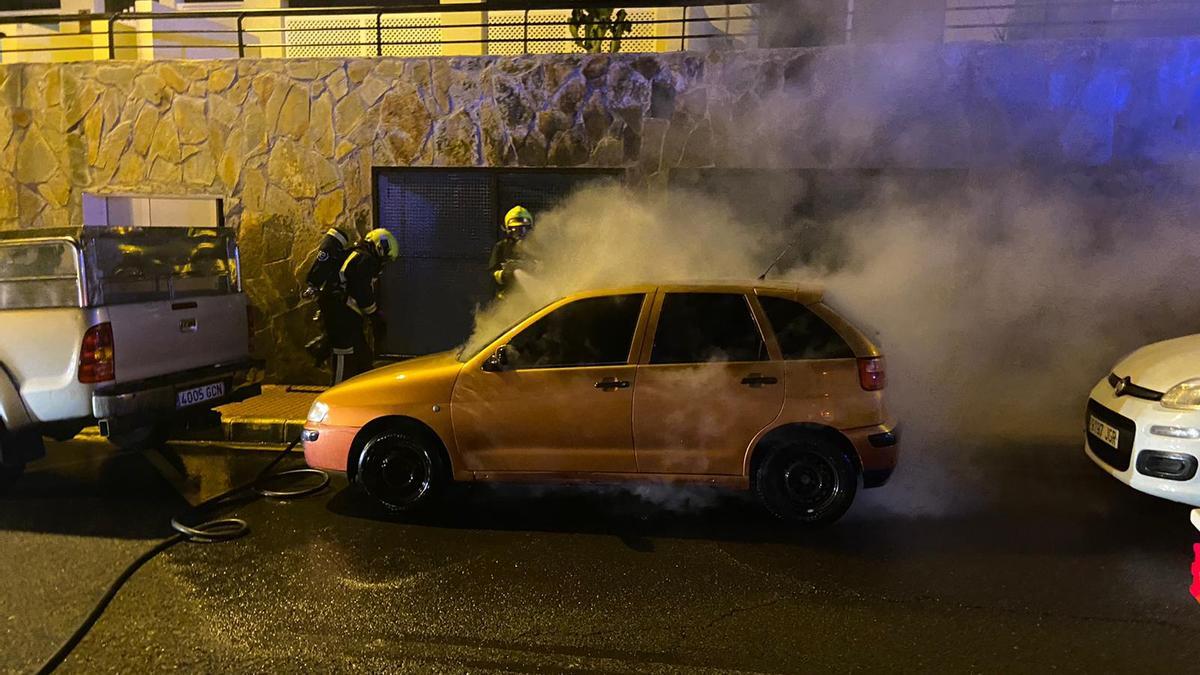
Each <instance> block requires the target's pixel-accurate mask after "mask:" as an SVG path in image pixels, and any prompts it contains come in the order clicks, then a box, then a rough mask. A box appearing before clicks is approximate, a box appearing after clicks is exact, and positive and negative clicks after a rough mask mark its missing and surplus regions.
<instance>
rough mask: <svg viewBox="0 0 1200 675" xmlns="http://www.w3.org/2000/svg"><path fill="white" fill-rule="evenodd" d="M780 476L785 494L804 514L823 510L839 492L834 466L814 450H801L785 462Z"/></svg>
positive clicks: (839, 486)
mask: <svg viewBox="0 0 1200 675" xmlns="http://www.w3.org/2000/svg"><path fill="white" fill-rule="evenodd" d="M782 478H783V490H784V494H786V495H787V498H788V500H789V501H791V503H792V504H793V505H794V506H796V507H797V508H798V509H800V510H801V511H803V512H804V513H815V512H820V511H822V510H824V509H825V508H826V507H828V506H829V505H830V504H832V503H833V502H834V500H835V499H837V496H838V493H839V492H840V491H841V479H840V477H839V476H838V472H837V468H836V467H835V466H834V465H833V462H831V461H829V459H828V458H826V457H824V456H822V455H820V454H817V453H815V452H802V453H800V454H799V455H797V456H795V457H794V458H792V459H791V460H790V461H788V463H787V466H786V467H785V468H784V470H783V476H782Z"/></svg>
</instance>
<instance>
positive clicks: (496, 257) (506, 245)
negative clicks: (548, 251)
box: [488, 206, 533, 298]
mask: <svg viewBox="0 0 1200 675" xmlns="http://www.w3.org/2000/svg"><path fill="white" fill-rule="evenodd" d="M532 229H533V215H532V214H530V213H529V209H526V208H525V207H524V206H514V207H512V208H511V209H509V210H508V213H507V214H505V216H504V236H503V237H501V238H500V241H498V242H496V246H495V247H493V248H492V258H491V260H490V261H489V262H488V271H490V272H491V274H492V280H493V281H495V282H496V297H497V298H502V297H504V293H505V291H507V290H508V289H510V288H512V284H513V280H514V279H515V278H516V271H517V270H518V269H520V268H521V266H522V259H521V246H520V243H521V240H523V239H524V238H525V237H526V236H527V235H528V234H529V232H530V230H532Z"/></svg>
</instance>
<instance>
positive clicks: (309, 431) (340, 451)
mask: <svg viewBox="0 0 1200 675" xmlns="http://www.w3.org/2000/svg"><path fill="white" fill-rule="evenodd" d="M358 430H359V427H337V426H329V425H323V424H318V425H314V424H307V425H305V427H304V431H303V432H301V434H300V439H301V441H302V442H303V444H304V461H305V462H307V463H308V465H309V466H310V467H312V468H314V469H321V470H323V471H338V472H342V473H345V472H346V465H347V463H348V461H349V457H350V446H351V445H352V444H353V443H354V437H355V436H356V435H357V434H358Z"/></svg>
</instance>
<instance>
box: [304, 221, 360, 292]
mask: <svg viewBox="0 0 1200 675" xmlns="http://www.w3.org/2000/svg"><path fill="white" fill-rule="evenodd" d="M349 248H350V238H349V237H348V236H346V233H345V232H343V231H342V230H341V228H337V227H331V228H329V229H328V230H326V231H325V236H324V237H321V244H320V246H318V247H317V259H316V260H314V261H313V264H312V267H310V268H309V269H308V276H307V277H306V278H305V282H306V283H307V284H308V286H307V287H306V288H305V289H304V293H303V296H304V298H306V299H307V298H311V297H313V296H316V295H317V294H319V293H321V294H323V291H332V290H335V288H336V287H337V286H338V285H339V281H338V272H339V271H341V269H342V263H344V262H346V251H347V249H349ZM322 309H324V308H322Z"/></svg>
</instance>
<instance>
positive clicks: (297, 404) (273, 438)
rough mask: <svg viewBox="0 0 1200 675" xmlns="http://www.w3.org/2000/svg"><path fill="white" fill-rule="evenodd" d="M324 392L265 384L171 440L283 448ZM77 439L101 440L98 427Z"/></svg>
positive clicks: (215, 410) (220, 408)
mask: <svg viewBox="0 0 1200 675" xmlns="http://www.w3.org/2000/svg"><path fill="white" fill-rule="evenodd" d="M323 391H325V387H307V386H299V385H266V386H264V387H263V393H262V394H260V395H258V396H253V397H251V398H248V399H246V400H245V401H239V402H237V403H229V404H226V405H223V406H218V407H217V408H215V409H214V410H213V415H212V416H210V417H208V418H207V420H208V421H207V422H205V423H202V424H199V425H197V426H195V427H191V426H186V427H182V428H179V429H176V430H174V431H172V433H171V437H170V439H171V441H172V442H196V443H203V442H219V443H236V444H244V445H286V444H288V443H290V442H292V441H294V440H296V438H297V437H298V436H299V435H300V431H301V430H303V429H304V420H305V417H306V415H307V413H308V409H309V407H310V406H312V402H313V400H315V399H316V397H317V396H318V395H319V394H320V393H321V392H323ZM218 417H219V420H220V421H219V422H217V418H218ZM79 437H80V438H84V439H93V438H94V439H97V440H99V439H102V438H103V437H102V436H101V435H100V430H99V428H97V427H88V428H86V429H84V430H83V431H82V432H80V434H79Z"/></svg>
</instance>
